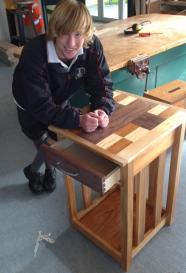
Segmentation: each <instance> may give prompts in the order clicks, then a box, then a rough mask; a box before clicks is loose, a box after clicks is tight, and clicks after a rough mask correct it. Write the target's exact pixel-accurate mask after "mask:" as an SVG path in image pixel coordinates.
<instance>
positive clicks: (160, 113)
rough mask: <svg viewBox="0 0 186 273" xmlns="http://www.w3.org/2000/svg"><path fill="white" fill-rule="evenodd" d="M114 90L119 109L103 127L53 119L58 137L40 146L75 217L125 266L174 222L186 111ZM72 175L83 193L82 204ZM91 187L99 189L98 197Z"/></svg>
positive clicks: (78, 226)
mask: <svg viewBox="0 0 186 273" xmlns="http://www.w3.org/2000/svg"><path fill="white" fill-rule="evenodd" d="M114 96H115V100H116V101H117V109H116V111H115V112H114V113H113V114H112V115H111V117H110V124H109V126H108V127H107V128H104V129H103V128H99V129H97V130H96V131H95V132H93V133H89V134H88V133H85V132H83V131H82V130H63V129H60V128H56V127H54V126H50V127H49V128H50V130H52V131H53V132H55V133H56V134H57V136H58V140H59V141H58V142H57V143H55V144H54V145H52V146H45V145H44V146H43V150H44V152H45V155H46V158H47V159H48V162H50V163H51V164H53V165H54V166H55V167H57V168H58V169H60V170H62V171H63V172H64V173H65V181H66V186H67V193H68V204H69V212H70V218H71V222H72V225H73V226H74V227H75V228H76V229H78V230H79V231H80V232H82V233H83V234H84V235H85V236H87V237H88V238H89V239H90V240H92V241H93V242H94V243H95V244H97V245H98V246H99V247H101V248H102V249H103V250H105V251H106V252H107V253H108V254H109V255H111V256H112V257H113V258H114V259H116V260H117V261H118V262H119V263H121V265H122V268H123V270H124V271H128V270H129V269H130V265H131V261H132V258H133V257H134V256H135V255H136V254H137V253H138V252H139V251H140V250H142V249H143V247H144V246H145V245H146V244H147V243H148V242H149V241H150V240H151V239H152V238H153V237H154V236H155V234H157V233H158V232H159V231H160V229H161V228H162V227H163V226H165V225H170V224H171V223H172V222H173V216H174V211H175V204H176V193H177V189H178V184H179V171H180V159H181V150H182V144H183V140H184V132H185V123H186V113H185V112H184V111H182V110H181V109H179V108H177V107H173V106H171V105H165V104H162V103H161V102H157V101H152V100H149V99H146V98H143V97H138V96H135V95H132V94H129V93H126V92H119V91H116V92H115V95H114ZM168 149H169V150H171V161H170V169H169V181H168V188H167V192H166V202H165V204H164V202H163V185H164V171H165V168H164V166H165V159H166V152H167V150H168ZM148 170H150V172H151V175H150V176H149V175H148ZM77 181H79V182H80V183H81V185H82V198H83V201H84V205H83V207H82V208H81V209H80V210H79V209H77V204H76V191H75V188H74V183H78V182H77ZM92 190H94V191H97V192H99V193H100V195H99V196H97V195H96V197H95V194H94V195H92Z"/></svg>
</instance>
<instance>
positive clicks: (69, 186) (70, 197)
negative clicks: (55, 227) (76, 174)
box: [64, 175, 77, 222]
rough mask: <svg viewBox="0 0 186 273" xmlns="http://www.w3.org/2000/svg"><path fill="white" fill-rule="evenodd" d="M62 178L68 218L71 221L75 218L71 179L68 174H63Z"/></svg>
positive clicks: (75, 211)
mask: <svg viewBox="0 0 186 273" xmlns="http://www.w3.org/2000/svg"><path fill="white" fill-rule="evenodd" d="M64 180H65V184H66V188H67V196H68V206H69V213H70V219H71V221H72V222H73V221H74V220H77V207H76V195H75V189H74V185H73V179H72V177H70V176H68V175H64Z"/></svg>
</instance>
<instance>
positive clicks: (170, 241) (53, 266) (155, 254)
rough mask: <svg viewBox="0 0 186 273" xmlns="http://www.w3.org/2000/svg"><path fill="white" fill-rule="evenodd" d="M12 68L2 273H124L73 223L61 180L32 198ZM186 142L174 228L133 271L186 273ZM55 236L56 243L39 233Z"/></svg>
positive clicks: (2, 185) (2, 180)
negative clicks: (49, 190)
mask: <svg viewBox="0 0 186 273" xmlns="http://www.w3.org/2000/svg"><path fill="white" fill-rule="evenodd" d="M12 73H13V68H12V67H7V66H5V65H3V64H1V63H0V128H1V129H0V151H1V157H0V223H1V225H0V273H103V272H105V273H122V272H123V271H122V269H121V267H120V265H119V264H118V263H117V262H115V261H114V260H113V259H112V258H111V257H109V256H108V255H107V254H105V253H104V252H103V251H102V250H100V249H99V248H98V247H96V246H95V245H94V244H93V243H91V242H90V241H89V240H88V239H86V238H85V237H84V236H82V235H81V234H80V233H79V232H77V231H76V230H74V229H73V228H72V227H71V226H70V223H69V218H68V208H67V200H66V190H65V186H64V181H63V176H62V174H61V173H59V172H58V173H57V189H56V190H55V192H53V193H52V194H43V195H39V196H37V195H34V194H32V193H31V192H30V191H29V189H28V185H27V181H26V179H25V177H24V175H23V173H22V169H23V168H24V167H25V166H26V165H28V164H29V163H30V162H31V160H32V158H33V156H34V154H35V150H34V147H33V145H32V143H31V142H30V141H29V140H28V139H27V138H26V137H25V136H24V135H23V134H22V132H21V130H20V127H19V124H18V122H17V116H16V107H15V105H14V102H13V98H12V94H11V81H12ZM185 162H186V144H184V153H183V158H182V168H181V178H180V187H179V192H178V199H177V207H176V215H175V221H174V224H173V225H172V226H171V227H166V228H164V229H162V230H161V232H159V234H157V236H156V237H155V238H153V240H152V241H151V242H150V243H149V244H148V245H147V246H146V247H145V248H144V249H143V250H142V251H141V252H140V253H139V254H138V255H137V256H136V257H135V258H134V259H133V262H132V267H131V270H130V273H150V272H153V273H186V259H185V257H186V247H185V246H186V235H185V234H186V233H185V226H186V212H185V211H186V202H185V196H186V183H185V173H186V169H185ZM39 231H42V232H43V233H45V234H48V233H51V238H52V239H54V240H55V243H54V244H50V243H48V242H46V241H42V242H40V244H39V248H38V251H37V253H36V256H34V249H35V245H36V240H37V237H38V232H39Z"/></svg>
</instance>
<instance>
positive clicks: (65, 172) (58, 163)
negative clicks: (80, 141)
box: [56, 161, 79, 177]
mask: <svg viewBox="0 0 186 273" xmlns="http://www.w3.org/2000/svg"><path fill="white" fill-rule="evenodd" d="M56 165H57V167H59V168H60V170H61V171H62V172H63V173H64V174H65V175H69V176H74V177H75V176H78V175H79V174H78V173H71V172H67V171H65V170H63V168H62V167H61V162H60V161H58V162H56Z"/></svg>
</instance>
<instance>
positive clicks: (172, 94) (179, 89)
mask: <svg viewBox="0 0 186 273" xmlns="http://www.w3.org/2000/svg"><path fill="white" fill-rule="evenodd" d="M144 97H146V98H149V99H154V100H158V101H162V102H165V103H168V104H172V105H175V106H179V107H182V108H186V82H184V81H181V80H175V81H171V82H169V83H166V84H164V85H161V86H159V87H157V88H154V89H152V90H150V91H149V92H148V93H145V94H144Z"/></svg>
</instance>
